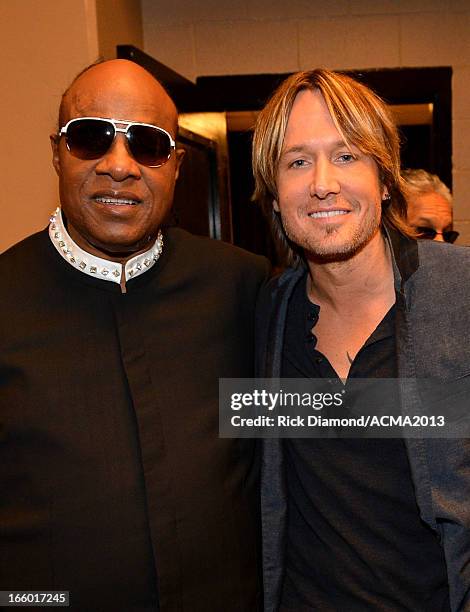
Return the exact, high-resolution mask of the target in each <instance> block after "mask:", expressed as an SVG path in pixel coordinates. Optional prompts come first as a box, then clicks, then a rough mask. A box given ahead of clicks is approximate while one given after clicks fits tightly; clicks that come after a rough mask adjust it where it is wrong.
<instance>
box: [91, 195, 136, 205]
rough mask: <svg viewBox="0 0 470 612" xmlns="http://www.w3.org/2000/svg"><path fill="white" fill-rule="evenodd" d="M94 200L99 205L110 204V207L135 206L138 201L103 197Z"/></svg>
mask: <svg viewBox="0 0 470 612" xmlns="http://www.w3.org/2000/svg"><path fill="white" fill-rule="evenodd" d="M94 200H95V201H96V202H100V203H101V204H110V205H111V206H135V205H136V204H138V203H139V201H138V200H131V199H129V198H110V197H105V196H98V197H96V198H94Z"/></svg>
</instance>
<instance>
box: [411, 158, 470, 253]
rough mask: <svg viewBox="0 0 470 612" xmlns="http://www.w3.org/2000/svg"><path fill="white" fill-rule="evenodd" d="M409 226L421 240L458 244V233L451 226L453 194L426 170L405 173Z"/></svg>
mask: <svg viewBox="0 0 470 612" xmlns="http://www.w3.org/2000/svg"><path fill="white" fill-rule="evenodd" d="M402 175H403V178H404V179H405V188H406V191H405V195H406V201H407V205H408V222H409V224H410V225H411V226H412V227H414V228H415V230H416V231H417V233H418V237H419V238H427V239H429V240H437V241H438V242H451V243H452V242H455V241H456V240H457V238H458V236H459V233H458V232H456V231H454V229H453V223H452V194H451V193H450V190H449V188H448V187H447V186H446V185H445V184H444V183H443V182H442V181H441V179H440V178H439V177H438V176H437V175H436V174H430V173H429V172H426V170H421V169H419V170H405V171H404V172H403V173H402Z"/></svg>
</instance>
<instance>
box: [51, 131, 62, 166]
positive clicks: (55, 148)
mask: <svg viewBox="0 0 470 612" xmlns="http://www.w3.org/2000/svg"><path fill="white" fill-rule="evenodd" d="M49 139H50V141H51V149H52V165H53V166H54V168H55V171H56V172H57V174H60V160H59V142H60V139H59V137H58V136H57V134H51V135H50V136H49Z"/></svg>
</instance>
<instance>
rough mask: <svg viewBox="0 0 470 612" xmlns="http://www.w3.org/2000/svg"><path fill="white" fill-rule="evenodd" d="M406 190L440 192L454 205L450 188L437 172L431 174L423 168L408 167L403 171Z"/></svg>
mask: <svg viewBox="0 0 470 612" xmlns="http://www.w3.org/2000/svg"><path fill="white" fill-rule="evenodd" d="M402 176H403V179H404V181H405V190H406V192H409V193H410V194H423V193H438V194H439V195H441V196H442V197H443V198H445V199H446V200H447V201H448V202H449V204H450V205H451V206H452V194H451V192H450V189H449V188H448V187H447V185H446V184H445V183H443V182H442V181H441V179H440V178H439V177H438V176H437V174H431V173H430V172H426V170H422V169H408V170H403V172H402Z"/></svg>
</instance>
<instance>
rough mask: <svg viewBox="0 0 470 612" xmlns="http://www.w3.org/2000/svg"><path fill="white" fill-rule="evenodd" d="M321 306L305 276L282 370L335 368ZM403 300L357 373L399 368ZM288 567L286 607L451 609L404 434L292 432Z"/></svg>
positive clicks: (301, 373)
mask: <svg viewBox="0 0 470 612" xmlns="http://www.w3.org/2000/svg"><path fill="white" fill-rule="evenodd" d="M319 315H320V308H319V307H318V306H317V305H314V304H312V303H311V302H309V300H308V299H307V296H306V289H305V278H304V279H303V280H302V281H300V282H299V284H298V285H297V287H296V289H295V291H294V293H293V295H292V299H291V302H290V305H289V310H288V315H287V324H286V333H285V339H284V353H283V364H282V369H283V371H282V375H283V376H284V377H297V378H300V377H311V378H325V377H327V378H337V374H336V372H335V371H334V369H333V368H332V366H331V364H330V363H329V361H328V359H327V358H326V357H325V356H324V355H323V354H322V353H320V352H319V351H317V350H316V348H315V345H316V338H315V336H314V335H313V333H312V331H311V330H312V327H313V326H314V325H315V324H316V322H317V321H318V317H319ZM394 320H395V307H394V306H393V307H392V308H391V309H390V311H389V312H388V313H387V314H386V315H385V317H384V319H383V320H382V322H381V323H380V324H379V325H378V327H377V328H376V329H375V331H374V332H373V333H372V334H371V336H370V337H369V338H368V340H367V341H366V342H365V344H364V346H363V347H362V348H361V350H360V351H359V352H358V354H357V355H356V358H355V359H354V361H353V363H352V365H351V370H350V373H349V377H350V378H351V377H354V378H367V377H374V378H391V377H395V376H396V374H397V367H396V348H395V335H394ZM284 442H285V454H286V465H287V468H286V469H287V483H288V519H287V535H288V537H287V550H286V561H287V562H286V574H285V579H284V586H283V594H282V605H281V610H284V611H287V610H292V611H294V610H295V612H302V611H304V610H321V611H324V610H325V611H326V610H335V611H338V610H341V611H343V610H347V611H353V610H361V611H362V610H366V609H370V610H389V611H392V610H393V611H395V610H413V611H418V610H422V611H423V612H424V611H426V612H430V611H438V610H439V611H441V610H449V609H450V607H449V592H448V585H447V575H446V566H445V560H444V554H443V550H442V548H441V546H440V544H439V542H438V540H437V537H436V536H435V534H434V533H433V532H432V531H431V530H430V529H429V528H428V527H427V526H426V525H425V524H424V523H423V522H422V521H421V519H420V517H419V511H418V507H417V504H416V499H415V495H414V489H413V482H412V479H411V473H410V467H409V463H408V457H407V454H406V449H405V445H404V442H403V439H340V440H328V439H299V440H285V441H284Z"/></svg>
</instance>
